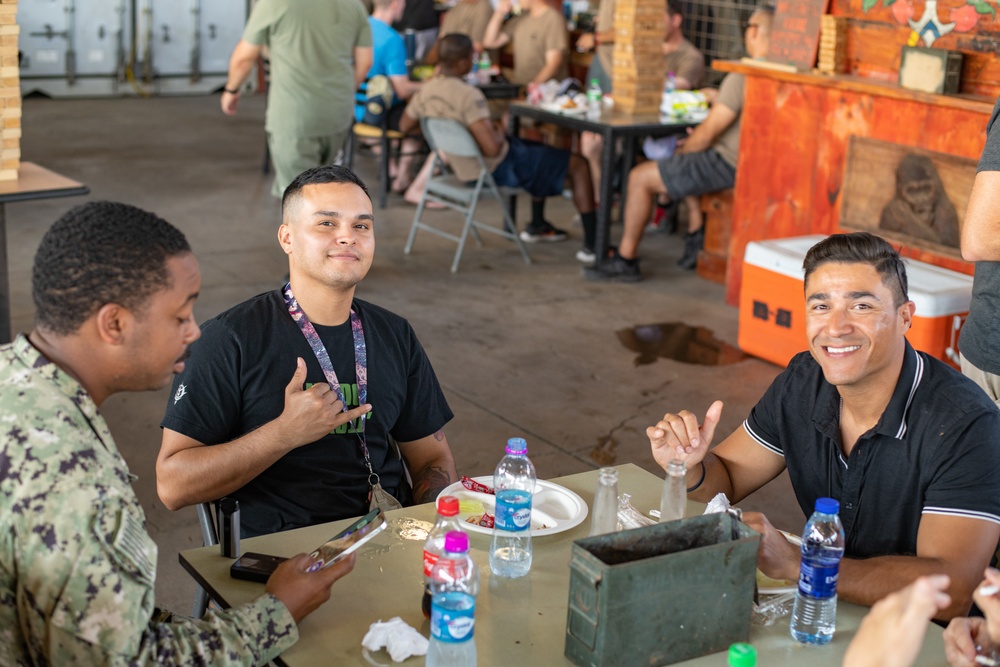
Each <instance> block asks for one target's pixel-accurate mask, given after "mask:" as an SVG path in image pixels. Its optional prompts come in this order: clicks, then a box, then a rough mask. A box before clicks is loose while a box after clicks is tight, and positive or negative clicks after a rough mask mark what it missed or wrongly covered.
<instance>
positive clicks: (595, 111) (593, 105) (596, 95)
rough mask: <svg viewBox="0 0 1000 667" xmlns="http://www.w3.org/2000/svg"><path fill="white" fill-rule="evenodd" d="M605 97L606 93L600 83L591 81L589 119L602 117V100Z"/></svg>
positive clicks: (588, 97) (588, 89)
mask: <svg viewBox="0 0 1000 667" xmlns="http://www.w3.org/2000/svg"><path fill="white" fill-rule="evenodd" d="M603 97H604V91H602V90H601V84H600V83H598V81H597V79H591V80H590V85H589V86H587V118H590V119H595V118H600V117H601V98H603Z"/></svg>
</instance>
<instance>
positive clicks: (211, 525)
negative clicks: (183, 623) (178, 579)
mask: <svg viewBox="0 0 1000 667" xmlns="http://www.w3.org/2000/svg"><path fill="white" fill-rule="evenodd" d="M196 509H197V510H198V524H199V526H201V542H202V544H203V545H204V546H206V547H210V546H213V545H216V544H218V543H219V531H218V530H217V529H216V527H215V519H214V518H212V509H213V508H212V503H200V504H199V505H197V507H196ZM207 609H208V593H207V592H206V591H205V589H204V588H202V587H201V586H197V587H196V589H195V592H194V607H193V608H192V609H191V615H192V616H193V617H194V618H201V617H203V616H204V615H205V610H207Z"/></svg>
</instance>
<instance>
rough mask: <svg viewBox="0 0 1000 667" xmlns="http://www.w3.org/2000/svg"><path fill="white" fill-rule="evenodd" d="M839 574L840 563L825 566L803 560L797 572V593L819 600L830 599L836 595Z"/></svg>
mask: <svg viewBox="0 0 1000 667" xmlns="http://www.w3.org/2000/svg"><path fill="white" fill-rule="evenodd" d="M839 572H840V561H837V562H835V563H833V564H830V565H827V564H821V563H810V562H808V561H807V560H806V559H803V560H802V567H801V569H800V570H799V592H800V593H802V594H803V595H808V596H809V597H812V598H816V599H819V600H825V599H827V598H832V597H833V596H834V595H836V594H837V576H838V574H839Z"/></svg>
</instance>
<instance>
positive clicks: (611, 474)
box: [590, 468, 618, 535]
mask: <svg viewBox="0 0 1000 667" xmlns="http://www.w3.org/2000/svg"><path fill="white" fill-rule="evenodd" d="M617 530H618V471H617V470H615V469H614V468H601V470H600V472H598V477H597V492H596V493H594V515H593V516H592V517H591V519H590V534H591V535H604V534H605V533H613V532H615V531H617Z"/></svg>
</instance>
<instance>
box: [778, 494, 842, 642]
mask: <svg viewBox="0 0 1000 667" xmlns="http://www.w3.org/2000/svg"><path fill="white" fill-rule="evenodd" d="M839 511H840V503H839V502H837V501H836V500H834V499H833V498H817V499H816V511H815V512H813V515H812V516H811V517H809V521H808V522H806V527H805V530H804V531H803V533H802V566H801V569H800V571H799V588H798V591H797V592H796V593H795V606H794V608H793V609H792V622H791V633H792V637H794V638H795V639H797V640H798V641H800V642H802V643H803V644H828V643H830V640H831V639H833V633H834V630H835V629H836V626H837V576H838V574H839V572H840V559H841V558H842V557H843V555H844V528H843V527H842V526H841V525H840V517H839V516H837V512H839Z"/></svg>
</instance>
